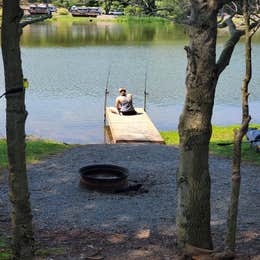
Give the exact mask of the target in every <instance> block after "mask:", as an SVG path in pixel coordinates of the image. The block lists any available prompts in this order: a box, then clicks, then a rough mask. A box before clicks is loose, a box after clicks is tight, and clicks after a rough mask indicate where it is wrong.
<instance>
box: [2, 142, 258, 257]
mask: <svg viewBox="0 0 260 260" xmlns="http://www.w3.org/2000/svg"><path fill="white" fill-rule="evenodd" d="M96 163H112V164H117V165H121V166H124V167H127V168H128V169H129V172H130V173H129V180H130V181H131V182H138V183H142V184H143V190H142V191H143V192H138V193H129V194H120V195H119V194H101V193H98V192H90V191H88V190H85V189H83V188H82V187H80V186H79V173H78V169H79V168H80V167H82V166H85V165H88V164H96ZM177 166H178V150H177V149H175V148H174V147H171V146H164V145H88V146H81V147H76V148H73V149H71V150H68V151H66V152H65V153H63V154H60V155H57V156H54V157H52V158H50V159H48V160H46V161H44V162H42V163H40V164H37V165H31V166H29V168H28V175H29V182H30V190H31V203H32V208H33V215H34V223H35V229H36V230H37V232H36V233H37V238H38V240H39V241H40V242H41V245H42V246H43V247H44V246H46V247H50V245H51V246H52V247H55V248H60V247H61V248H62V250H63V251H62V252H59V253H57V252H56V253H57V256H56V257H55V258H54V259H80V257H81V258H82V259H85V257H86V255H89V254H92V253H93V254H97V255H98V254H101V255H102V256H104V257H105V259H174V258H175V251H174V247H175V246H174V243H175V208H176V197H175V195H176V192H175V191H176V183H175V172H176V168H177ZM210 168H211V177H212V196H211V197H212V203H211V204H212V206H211V207H212V232H213V239H214V244H215V247H217V248H223V238H224V231H225V219H226V213H227V202H228V197H229V190H230V172H231V162H230V161H229V160H225V159H220V158H216V157H211V159H210ZM0 184H1V186H0V212H1V213H0V227H1V226H2V227H3V225H5V224H4V223H6V222H7V221H8V213H9V210H10V205H9V202H8V197H7V180H6V178H3V177H2V178H0ZM259 187H260V167H257V166H253V165H249V164H245V165H243V166H242V185H241V196H240V210H239V220H238V229H239V233H238V250H239V252H241V253H245V254H249V255H254V256H256V255H258V254H259V256H260V218H259V214H260V213H259V212H260V193H259ZM58 255H60V256H58ZM64 255H66V257H65V256H64ZM68 255H70V257H68ZM74 257H75V258H74ZM255 259H256V258H255Z"/></svg>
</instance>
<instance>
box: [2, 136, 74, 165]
mask: <svg viewBox="0 0 260 260" xmlns="http://www.w3.org/2000/svg"><path fill="white" fill-rule="evenodd" d="M71 147H73V145H67V144H63V143H59V142H56V141H50V140H41V139H37V140H30V141H27V142H26V159H27V162H28V163H36V162H39V161H40V160H41V159H43V158H44V157H46V156H48V155H53V154H57V153H59V152H62V151H65V150H66V149H69V148H71ZM6 166H7V148H6V140H5V139H0V168H4V167H6Z"/></svg>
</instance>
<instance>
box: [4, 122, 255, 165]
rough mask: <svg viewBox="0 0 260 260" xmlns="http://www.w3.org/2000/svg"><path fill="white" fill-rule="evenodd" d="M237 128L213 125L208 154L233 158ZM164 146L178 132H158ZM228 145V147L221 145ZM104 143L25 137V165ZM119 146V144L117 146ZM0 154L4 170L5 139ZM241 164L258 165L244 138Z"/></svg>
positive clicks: (173, 142)
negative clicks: (79, 142) (69, 150)
mask: <svg viewBox="0 0 260 260" xmlns="http://www.w3.org/2000/svg"><path fill="white" fill-rule="evenodd" d="M250 127H256V128H258V129H260V124H251V125H250ZM234 128H239V125H230V126H215V125H213V133H212V137H211V141H210V145H209V154H210V155H212V156H217V157H219V158H220V159H229V160H231V159H232V157H233V145H232V142H233V129H234ZM160 134H161V135H162V137H163V139H164V141H165V143H166V146H174V147H176V148H178V145H179V136H178V131H177V130H173V131H160ZM223 143H224V144H225V143H229V145H221V144H223ZM104 144H105V143H98V144H97V143H96V144H75V143H74V144H68V143H65V142H60V141H57V140H50V139H48V138H41V137H38V136H33V135H28V136H27V137H26V149H27V150H26V153H27V163H28V164H34V163H39V162H41V161H42V160H44V159H46V158H47V159H48V158H49V157H50V156H52V155H56V154H59V153H63V152H65V151H66V150H68V149H71V148H74V147H82V146H86V145H92V146H93V145H96V146H100V145H104ZM119 145H121V144H119ZM123 145H124V144H123ZM0 152H1V154H2V156H1V157H0V169H1V168H6V166H7V152H6V140H5V138H0ZM242 162H243V163H248V164H253V165H257V166H259V165H260V157H259V153H257V152H256V151H255V150H254V149H253V148H252V147H250V144H249V143H248V142H247V141H246V139H245V138H244V141H243V143H242Z"/></svg>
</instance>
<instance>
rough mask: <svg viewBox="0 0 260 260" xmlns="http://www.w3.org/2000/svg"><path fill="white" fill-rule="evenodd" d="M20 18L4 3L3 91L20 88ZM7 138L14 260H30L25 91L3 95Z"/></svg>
mask: <svg viewBox="0 0 260 260" xmlns="http://www.w3.org/2000/svg"><path fill="white" fill-rule="evenodd" d="M22 15H23V12H22V10H21V9H20V6H19V0H4V1H3V17H2V55H3V63H4V73H5V88H6V92H7V93H8V91H10V90H12V89H18V88H23V73H22V64H21V55H20V35H21V32H22V31H21V26H20V24H19V22H20V19H21V17H22ZM6 100H7V102H6V136H7V150H8V161H9V196H10V201H11V205H12V214H11V219H12V229H13V256H14V259H26V260H27V259H28V260H30V259H32V258H33V245H34V243H33V242H34V239H33V228H32V214H31V207H30V201H29V191H28V181H27V175H26V161H25V120H26V116H27V112H26V110H25V100H24V90H23V91H20V92H17V93H13V94H7V95H6Z"/></svg>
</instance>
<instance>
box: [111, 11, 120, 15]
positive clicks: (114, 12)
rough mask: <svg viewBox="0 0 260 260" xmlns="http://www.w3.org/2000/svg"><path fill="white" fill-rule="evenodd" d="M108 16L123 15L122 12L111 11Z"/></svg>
mask: <svg viewBox="0 0 260 260" xmlns="http://www.w3.org/2000/svg"><path fill="white" fill-rule="evenodd" d="M109 14H111V15H124V12H122V11H111V12H109Z"/></svg>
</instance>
